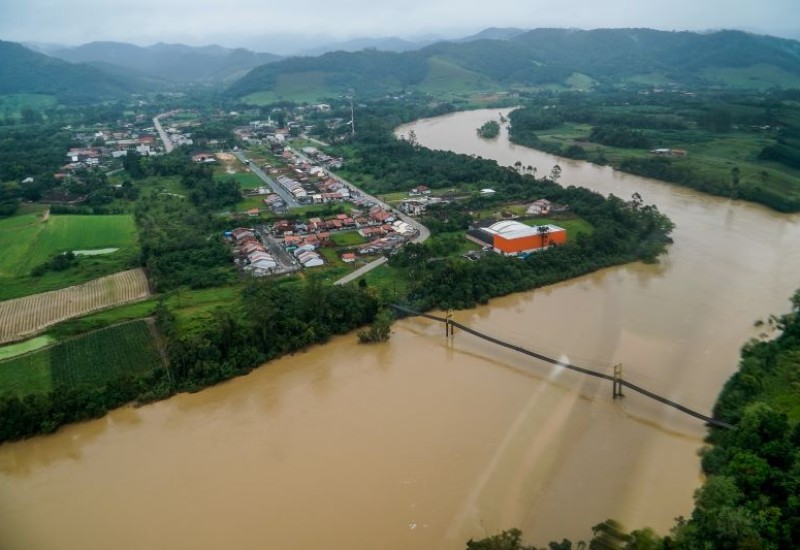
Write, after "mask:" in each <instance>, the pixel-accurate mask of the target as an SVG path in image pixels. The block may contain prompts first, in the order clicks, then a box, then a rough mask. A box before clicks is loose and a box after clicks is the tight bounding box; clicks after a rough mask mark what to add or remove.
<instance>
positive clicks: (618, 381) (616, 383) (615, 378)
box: [390, 304, 734, 430]
mask: <svg viewBox="0 0 800 550" xmlns="http://www.w3.org/2000/svg"><path fill="white" fill-rule="evenodd" d="M390 305H391V306H392V307H393V308H394V309H396V310H397V311H399V312H402V313H405V314H407V315H411V316H414V317H424V318H426V319H431V320H433V321H439V322H440V323H444V325H445V335H446V336H452V335H453V330H454V329H455V328H459V329H461V330H463V331H464V332H466V333H469V334H472V335H473V336H477V337H478V338H481V339H483V340H486V341H487V342H491V343H493V344H497V345H498V346H502V347H504V348H507V349H510V350H513V351H516V352H518V353H521V354H523V355H527V356H529V357H534V358H536V359H539V360H540V361H544V362H545V363H550V364H551V365H558V366H559V367H564V368H565V369H569V370H574V371H575V372H579V373H581V374H585V375H587V376H593V377H595V378H601V379H603V380H608V381H609V382H611V384H612V387H611V394H612V397H613V398H614V399H617V398H620V397H623V394H622V388H623V387H625V388H628V389H630V390H633V391H635V392H637V393H640V394H642V395H644V396H646V397H649V398H650V399H654V400H655V401H658V402H660V403H663V404H664V405H667V406H668V407H672V408H673V409H677V410H679V411H681V412H682V413H684V414H688V415H689V416H693V417H695V418H698V419H700V420H702V421H703V422H705V423H707V424H709V425H711V426H714V427H717V428H726V429H729V430H730V429H734V426H733V425H732V424H728V423H727V422H723V421H722V420H717V419H716V418H713V417H710V416H707V415H705V414H703V413H699V412H697V411H694V410H692V409H690V408H688V407H684V406H683V405H681V404H680V403H676V402H675V401H672V400H671V399H668V398H666V397H664V396H662V395H659V394H657V393H655V392H652V391H650V390H647V389H645V388H643V387H641V386H637V385H636V384H634V383H632V382H628V381H627V380H625V379H624V378H622V367H620V366H619V365H617V366H615V367H614V374H613V375H611V374H606V373H604V372H598V371H595V370H591V369H587V368H584V367H579V366H577V365H571V364H569V363H565V362H564V361H560V360H558V359H554V358H553V357H548V356H547V355H543V354H541V353H537V352H535V351H531V350H528V349H525V348H523V347H521V346H517V345H516V344H511V343H509V342H505V341H503V340H500V339H499V338H495V337H494V336H489V335H488V334H484V333H482V332H479V331H477V330H475V329H473V328H470V327H468V326H466V325H462V324H461V323H459V322H456V321H454V320H453V314H452V312H449V313H448V314H447V317H437V316H436V315H430V314H429V313H422V312H420V311H415V310H413V309H410V308H408V307H406V306H402V305H400V304H390Z"/></svg>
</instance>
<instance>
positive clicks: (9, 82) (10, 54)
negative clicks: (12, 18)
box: [0, 40, 138, 103]
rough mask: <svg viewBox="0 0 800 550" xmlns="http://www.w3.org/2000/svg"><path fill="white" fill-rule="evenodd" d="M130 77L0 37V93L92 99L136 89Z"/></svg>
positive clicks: (69, 101) (118, 94) (116, 96)
mask: <svg viewBox="0 0 800 550" xmlns="http://www.w3.org/2000/svg"><path fill="white" fill-rule="evenodd" d="M137 88H138V84H137V83H136V81H134V80H133V79H129V78H125V77H122V76H117V75H111V74H108V73H106V72H103V71H101V70H100V69H98V68H95V67H90V66H88V65H76V64H73V63H68V62H66V61H62V60H61V59H55V58H53V57H48V56H46V55H44V54H40V53H37V52H34V51H32V50H29V49H28V48H26V47H25V46H22V45H20V44H17V43H15V42H5V41H2V40H0V95H4V94H45V95H54V96H56V97H57V98H58V100H59V101H60V102H62V103H75V102H96V101H98V100H103V99H113V98H119V97H122V96H125V95H128V94H130V93H131V92H136V91H138V89H137Z"/></svg>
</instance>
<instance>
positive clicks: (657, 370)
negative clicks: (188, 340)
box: [0, 110, 800, 549]
mask: <svg viewBox="0 0 800 550" xmlns="http://www.w3.org/2000/svg"><path fill="white" fill-rule="evenodd" d="M496 117H497V111H494V110H493V111H472V112H466V113H459V114H454V115H448V116H445V117H440V118H436V119H430V120H424V121H417V122H416V123H414V124H413V125H410V126H406V127H403V128H401V129H399V132H400V133H404V132H407V131H408V130H409V128H410V127H413V128H414V130H415V133H416V135H417V138H418V140H419V142H420V143H421V144H423V145H425V146H428V147H432V148H439V149H450V150H453V151H457V152H460V153H467V154H476V155H480V156H482V157H484V158H492V159H496V160H497V161H498V162H500V163H503V164H507V165H511V164H513V163H514V162H516V161H518V160H519V161H521V162H522V163H523V164H524V165H525V166H527V165H531V166H535V167H537V169H538V172H539V174H544V173H549V172H550V169H551V168H552V166H553V165H554V164H556V163H558V164H559V165H560V166H561V167H562V169H563V173H562V177H561V182H562V183H563V184H574V185H582V186H586V187H590V188H592V189H595V190H597V191H600V192H602V193H614V194H617V195H619V196H622V197H626V198H627V197H629V196H630V195H631V194H632V193H634V192H638V193H640V194H641V195H642V196H643V198H644V200H645V201H646V202H648V203H654V204H656V205H658V207H659V208H660V209H661V210H662V211H663V212H665V213H667V214H668V215H669V216H670V217H671V218H672V219H673V221H674V222H675V223H676V224H677V228H676V230H675V232H674V238H675V244H674V245H672V246H670V248H669V252H668V254H667V255H666V256H664V257H663V258H662V260H661V262H660V263H659V264H658V265H639V264H635V265H627V266H622V267H618V268H612V269H607V270H604V271H601V272H598V273H595V274H592V275H589V276H586V277H582V278H580V279H576V280H573V281H570V282H566V283H562V284H559V285H554V286H552V287H549V288H546V289H540V290H536V291H533V292H528V293H523V294H518V295H515V296H510V297H506V298H502V299H497V300H493V301H492V302H491V304H490V305H488V306H485V307H479V308H476V309H473V310H469V311H460V312H456V319H457V320H458V321H460V322H462V323H466V324H469V325H471V326H473V327H475V328H477V329H479V330H482V331H484V332H487V333H490V334H495V335H498V336H501V337H503V338H506V339H509V340H512V341H514V342H517V343H520V344H522V345H525V346H527V347H530V348H533V349H536V350H539V351H542V352H544V353H547V354H550V355H554V356H559V357H564V358H565V359H568V360H570V361H571V362H573V363H576V364H579V365H583V366H588V367H592V368H596V369H602V370H606V371H609V372H610V371H611V369H612V365H613V364H615V363H618V362H619V363H622V365H623V368H624V374H625V377H626V378H627V379H629V380H631V381H632V382H635V383H637V384H640V385H643V386H645V387H647V388H649V389H651V390H653V391H657V392H659V393H662V394H665V395H667V396H669V397H671V398H672V399H675V400H677V401H679V402H681V403H682V404H685V405H687V406H689V407H692V408H695V409H697V410H700V411H704V412H709V411H710V410H711V407H712V405H713V402H714V400H715V398H716V395H717V393H718V392H719V389H720V387H721V385H722V384H723V382H724V381H725V379H726V378H727V377H728V376H730V374H731V373H732V372H733V371H734V370H735V368H736V362H737V357H738V349H739V347H740V346H741V344H743V343H744V342H746V341H747V340H748V339H749V338H751V337H755V336H758V335H759V333H760V332H761V331H763V330H764V329H763V328H756V327H754V324H753V322H754V321H755V320H756V319H759V318H766V316H767V315H769V314H770V313H782V312H785V311H787V310H788V301H787V298H788V297H789V295H790V294H791V292H792V291H793V290H794V289H795V288H796V287H797V286H800V262H798V260H797V258H796V255H795V252H796V251H797V250H798V249H800V217H798V216H797V215H790V216H787V215H781V214H776V213H774V212H771V211H769V210H767V209H765V208H762V207H759V206H754V205H750V204H746V203H741V202H736V201H730V200H726V199H719V198H713V197H707V196H704V195H700V194H697V193H694V192H692V191H689V190H685V189H681V188H678V187H673V186H669V185H665V184H662V183H658V182H654V181H651V180H646V179H642V178H639V177H634V176H628V175H624V174H619V173H616V172H614V171H612V170H611V169H609V168H604V167H597V166H592V165H589V164H584V163H579V162H573V161H569V160H564V159H556V158H555V157H552V156H549V155H546V154H543V153H539V152H536V151H532V150H529V149H525V148H522V147H517V146H514V145H512V144H510V143H508V141H507V138H506V136H505V132H504V133H503V134H502V135H501V136H500V137H499V138H497V139H496V140H482V139H480V138H478V137H477V135H476V133H475V129H476V128H477V127H478V126H480V125H481V124H482V123H483V122H486V121H487V120H489V119H490V118H496ZM419 183H425V182H419ZM356 340H357V339H356V337H355V335H354V334H350V335H346V336H341V337H337V338H335V339H333V341H332V342H330V343H329V344H326V345H325V346H320V347H316V348H312V349H310V350H308V351H306V352H303V353H299V354H296V355H294V356H291V357H287V358H284V359H282V360H279V361H274V362H272V363H270V364H268V365H265V366H264V367H262V368H260V369H257V370H256V371H254V372H252V373H251V374H249V375H248V376H245V377H241V378H238V379H236V380H232V381H230V382H228V383H225V384H221V385H219V386H217V387H214V388H209V389H207V390H204V391H202V392H200V393H197V394H191V395H179V396H176V397H174V398H172V399H169V400H166V401H163V402H160V403H155V404H152V405H148V406H145V407H141V408H123V409H119V410H117V411H114V412H113V413H111V414H109V415H107V416H106V417H105V418H103V419H100V420H97V421H92V422H86V423H83V424H79V425H74V426H68V427H66V428H64V429H62V430H60V431H59V432H58V433H56V434H54V435H51V436H46V437H37V438H34V439H32V440H29V441H23V442H19V443H14V444H7V445H4V446H2V447H0V547H2V548H13V549H16V548H19V549H37V548H42V549H50V548H60V549H70V548H75V549H78V548H80V549H91V548H98V549H101V548H103V549H105V548H326V549H331V548H333V549H355V548H386V549H409V548H421V549H426V548H444V549H451V548H452V549H457V548H463V547H464V543H465V541H466V540H468V539H469V538H470V537H476V538H477V537H482V536H484V535H485V534H491V533H496V532H497V531H499V530H501V529H505V528H509V527H515V526H516V527H519V528H521V529H523V530H524V531H525V533H526V538H527V540H528V541H530V542H532V543H536V544H544V543H545V542H547V541H548V540H551V539H556V538H557V539H558V540H560V539H561V538H563V537H567V538H572V539H577V538H580V537H586V536H588V535H589V532H590V527H591V526H592V525H594V524H596V523H599V522H600V521H603V520H604V519H606V518H608V517H615V518H617V519H619V520H621V521H622V522H623V523H624V524H625V525H626V526H628V527H630V528H635V527H641V526H645V525H649V526H652V527H654V528H655V529H656V530H657V531H660V532H661V533H664V532H665V531H666V530H667V529H668V528H669V526H670V525H671V524H672V521H673V518H674V517H675V516H678V515H687V514H688V513H689V512H690V511H691V504H692V503H691V497H692V492H693V491H694V489H695V488H696V487H697V486H698V485H699V483H700V481H701V479H700V470H699V458H698V456H697V451H698V449H700V448H701V447H702V445H703V437H704V433H705V431H704V428H703V426H702V425H701V424H700V422H699V421H697V420H695V419H692V418H689V417H686V416H683V415H682V414H680V413H678V412H677V411H673V410H671V409H666V408H664V407H663V406H659V405H658V404H656V403H652V402H649V401H648V400H646V399H645V398H644V397H641V396H638V395H636V394H632V395H628V396H627V397H626V398H625V399H623V400H618V401H612V399H611V388H610V384H609V383H607V382H600V381H597V380H595V379H587V378H584V377H581V376H580V375H579V374H577V373H573V372H564V371H562V370H560V369H558V368H557V367H552V366H549V365H543V364H541V363H538V362H536V361H534V360H532V359H530V358H526V357H518V356H516V355H514V354H513V353H512V352H510V351H507V350H502V349H499V348H497V347H495V346H493V345H491V344H489V343H486V342H483V341H478V340H476V339H474V338H473V337H471V336H469V335H467V334H457V335H456V336H455V338H454V340H452V341H448V340H446V339H445V337H444V329H443V327H442V326H441V325H438V324H434V323H432V322H429V321H425V320H420V319H410V320H403V321H401V322H399V323H397V324H396V325H395V327H394V331H393V334H392V338H391V341H390V342H388V343H385V344H379V345H372V346H360V345H358V344H357V343H356Z"/></svg>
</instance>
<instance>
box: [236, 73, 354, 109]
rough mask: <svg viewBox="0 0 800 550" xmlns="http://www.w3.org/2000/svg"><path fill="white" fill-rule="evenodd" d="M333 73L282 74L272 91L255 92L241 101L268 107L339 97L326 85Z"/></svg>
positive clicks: (337, 93)
mask: <svg viewBox="0 0 800 550" xmlns="http://www.w3.org/2000/svg"><path fill="white" fill-rule="evenodd" d="M332 75H333V73H329V72H325V71H306V72H298V73H283V74H280V75H278V81H277V83H276V84H275V87H274V88H273V89H272V90H265V91H263V92H256V93H253V94H250V95H248V96H245V97H243V98H242V101H243V102H245V103H249V104H250V105H269V104H270V103H274V102H276V101H283V100H293V101H316V100H319V99H323V98H326V97H332V96H336V95H339V92H337V91H336V90H335V89H333V88H331V87H330V86H329V85H328V84H327V80H328V77H330V76H332Z"/></svg>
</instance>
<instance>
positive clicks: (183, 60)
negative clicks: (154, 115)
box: [52, 42, 281, 82]
mask: <svg viewBox="0 0 800 550" xmlns="http://www.w3.org/2000/svg"><path fill="white" fill-rule="evenodd" d="M52 55H53V56H54V57H58V58H60V59H64V60H65V61H70V62H72V63H102V64H108V65H113V66H117V67H120V68H125V69H127V70H133V71H135V72H136V73H139V74H141V75H146V76H149V77H151V78H157V79H161V80H164V81H167V82H196V81H223V80H227V79H231V78H236V77H239V76H242V75H244V74H246V73H247V72H248V71H249V70H250V69H252V68H253V67H257V66H259V65H263V64H265V63H272V62H273V61H277V60H279V59H281V58H280V57H279V56H277V55H273V54H270V53H255V52H252V51H250V50H246V49H244V48H238V49H231V48H224V47H222V46H203V47H193V46H185V45H183V44H163V43H159V44H154V45H152V46H148V47H141V46H135V45H133V44H125V43H121V42H90V43H88V44H83V45H82V46H76V47H73V48H64V49H61V50H58V51H55V52H53V54H52Z"/></svg>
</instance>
